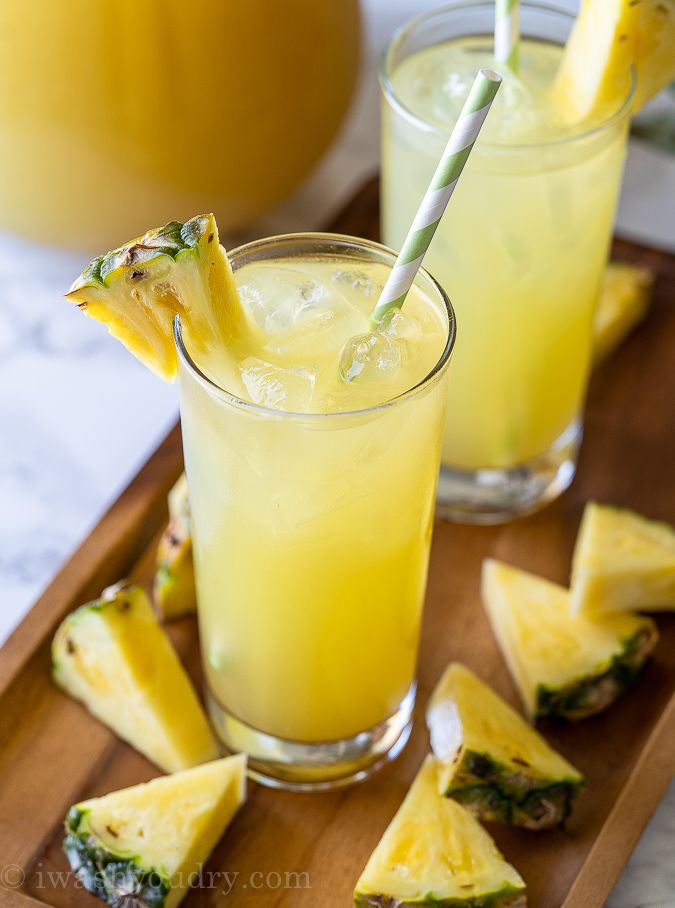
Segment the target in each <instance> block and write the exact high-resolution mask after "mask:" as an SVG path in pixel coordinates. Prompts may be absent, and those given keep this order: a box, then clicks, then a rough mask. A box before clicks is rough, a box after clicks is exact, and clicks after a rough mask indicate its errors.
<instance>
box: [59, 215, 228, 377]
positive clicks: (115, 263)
mask: <svg viewBox="0 0 675 908" xmlns="http://www.w3.org/2000/svg"><path fill="white" fill-rule="evenodd" d="M66 297H67V298H68V299H70V300H73V301H74V302H76V303H77V304H78V305H79V307H80V309H82V310H83V312H84V313H85V314H86V315H89V316H91V318H95V319H96V320H97V321H100V322H103V323H104V324H105V325H107V326H108V331H109V332H110V334H112V335H113V337H116V338H117V339H118V340H120V341H121V342H122V343H123V344H124V345H125V347H127V349H128V350H130V351H131V353H133V354H134V356H136V357H137V358H138V359H139V360H140V361H141V362H142V363H143V364H144V365H146V366H147V367H148V368H150V369H152V370H153V371H154V372H156V373H157V374H158V375H159V376H160V377H162V378H164V379H166V380H167V381H172V380H173V379H174V378H175V375H176V371H177V368H178V362H177V355H176V348H175V345H174V341H173V333H172V323H173V319H174V316H175V315H180V316H181V317H182V320H183V323H184V329H185V332H186V335H187V336H188V337H189V339H190V343H191V345H192V346H193V347H194V349H196V350H197V351H199V350H202V349H204V348H206V347H208V346H209V345H212V344H214V343H215V344H220V343H227V342H228V339H229V338H230V337H231V335H232V331H233V326H234V323H235V321H236V319H237V314H238V312H239V303H238V297H237V290H236V287H235V284H234V277H233V275H232V269H231V268H230V263H229V261H228V258H227V254H226V252H225V250H224V249H223V248H222V246H221V245H220V243H219V241H218V227H217V225H216V221H215V218H214V217H213V215H212V214H205V215H199V216H197V217H194V218H192V219H191V220H189V221H187V222H186V223H185V224H180V223H179V222H178V221H171V222H170V223H169V224H165V225H164V227H157V228H155V229H153V230H148V231H147V233H145V234H144V235H143V236H141V237H136V239H134V240H131V241H130V242H128V243H126V244H125V245H124V246H121V247H120V248H119V249H114V250H113V251H112V252H107V253H105V255H100V256H98V257H97V258H95V259H92V261H91V262H90V263H89V264H88V265H87V267H86V268H85V269H84V271H83V272H82V274H81V275H80V276H79V278H77V280H76V281H75V282H74V284H73V285H72V286H71V288H70V290H69V291H68V293H67V294H66Z"/></svg>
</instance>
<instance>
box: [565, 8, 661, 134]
mask: <svg viewBox="0 0 675 908" xmlns="http://www.w3.org/2000/svg"><path fill="white" fill-rule="evenodd" d="M674 48H675V0H582V5H581V12H580V13H579V15H578V17H577V21H576V23H575V25H574V28H573V29H572V33H571V35H570V37H569V40H568V41H567V46H566V48H565V53H564V56H563V60H562V63H561V66H560V70H559V72H558V76H557V79H556V84H555V86H554V89H553V95H554V101H555V102H556V103H557V104H558V105H559V107H560V109H561V110H562V111H563V114H564V116H565V117H566V118H567V119H568V120H570V121H571V122H580V121H583V120H589V119H597V118H604V117H608V116H610V115H611V114H612V113H614V112H615V111H616V110H618V108H619V107H620V106H621V104H622V102H623V100H624V99H625V98H626V97H627V95H628V91H629V88H630V82H631V69H632V70H633V73H634V76H635V78H636V87H635V96H634V100H633V112H636V111H638V110H640V108H641V107H642V106H643V105H644V104H645V103H646V102H647V101H649V99H650V98H652V97H654V95H656V94H658V92H660V91H661V89H663V88H665V87H666V85H668V83H669V82H671V81H672V80H673V79H675V52H674Z"/></svg>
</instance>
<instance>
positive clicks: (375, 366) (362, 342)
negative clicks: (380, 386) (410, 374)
mask: <svg viewBox="0 0 675 908" xmlns="http://www.w3.org/2000/svg"><path fill="white" fill-rule="evenodd" d="M400 366H401V348H400V345H399V344H398V343H396V342H394V341H392V339H391V338H390V337H389V336H388V335H387V334H385V333H383V332H381V331H374V332H371V333H369V334H357V335H356V337H352V338H350V339H349V340H348V341H347V343H346V344H345V345H344V347H343V348H342V353H341V355H340V375H341V376H342V378H343V379H344V380H345V381H353V380H354V379H358V380H359V383H363V382H370V381H384V380H386V379H387V378H391V377H392V376H393V375H395V373H396V372H397V371H398V369H399V368H400Z"/></svg>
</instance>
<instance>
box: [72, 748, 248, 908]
mask: <svg viewBox="0 0 675 908" xmlns="http://www.w3.org/2000/svg"><path fill="white" fill-rule="evenodd" d="M245 798H246V758H245V757H244V756H242V755H237V756H234V757H225V758H224V759H222V760H216V761H214V762H213V763H207V764H206V765H204V766H198V767H196V768H194V769H187V770H184V771H183V772H179V773H175V774H174V775H172V776H164V777H163V778H160V779H154V780H153V781H152V782H146V783H145V784H143V785H134V786H133V787H132V788H125V789H123V790H121V791H114V792H112V793H111V794H108V795H104V796H103V797H101V798H91V799H90V800H88V801H82V802H81V803H79V804H75V805H74V806H73V807H71V808H70V810H69V812H68V816H67V817H66V821H65V827H66V837H65V841H64V843H63V850H64V851H65V853H66V856H67V857H68V861H69V862H70V866H71V867H72V869H73V871H74V872H75V874H76V876H77V879H78V881H79V882H80V883H81V884H82V885H83V886H84V888H85V889H86V890H87V891H88V892H91V893H92V894H93V895H96V896H98V898H100V899H103V901H104V902H106V903H107V904H108V905H112V906H114V908H119V906H122V905H129V906H131V905H135V906H138V908H175V906H176V905H178V904H179V903H180V902H181V901H182V899H183V897H184V896H185V895H186V894H187V890H188V887H189V885H190V882H191V881H192V882H194V880H195V879H197V878H198V877H199V874H200V872H201V869H202V865H203V864H204V862H205V861H206V860H207V859H208V857H209V855H210V854H211V852H212V851H213V848H214V847H215V845H216V843H217V841H218V840H219V839H220V838H221V836H222V834H223V832H224V831H225V829H226V827H227V826H228V825H229V823H230V821H231V820H232V817H233V816H234V815H235V813H236V812H237V811H238V810H239V808H240V807H241V805H242V804H243V803H244V800H245Z"/></svg>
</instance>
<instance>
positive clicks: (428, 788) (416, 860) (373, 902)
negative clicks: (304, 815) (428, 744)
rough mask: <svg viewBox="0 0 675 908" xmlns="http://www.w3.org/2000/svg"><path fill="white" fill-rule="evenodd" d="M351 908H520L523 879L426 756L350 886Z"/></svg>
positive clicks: (522, 904)
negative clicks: (446, 790)
mask: <svg viewBox="0 0 675 908" xmlns="http://www.w3.org/2000/svg"><path fill="white" fill-rule="evenodd" d="M354 905H355V906H356V908H406V906H415V908H525V905H526V900H525V883H524V882H523V880H522V879H521V877H520V875H519V874H518V872H517V871H516V870H515V868H513V867H512V866H511V865H510V864H508V863H507V862H506V861H505V860H504V858H503V857H502V855H501V854H500V853H499V851H498V850H497V846H496V845H495V843H494V842H493V840H492V838H491V837H490V836H489V835H488V833H487V832H486V831H485V830H484V829H483V827H482V826H481V825H480V823H479V822H478V821H477V820H476V819H474V817H472V816H471V814H470V813H468V811H466V810H465V809H464V808H463V807H460V805H459V804H457V803H456V802H455V801H452V800H449V799H447V798H441V797H439V794H438V780H437V777H436V764H435V761H434V759H433V757H427V759H426V760H425V762H424V763H423V764H422V767H421V769H420V771H419V772H418V774H417V777H416V778H415V780H414V782H413V784H412V786H411V788H410V790H409V791H408V794H407V795H406V797H405V800H404V801H403V803H402V804H401V806H400V807H399V809H398V812H397V814H396V816H395V817H394V819H393V820H392V821H391V823H390V824H389V826H388V828H387V830H386V831H385V833H384V835H383V836H382V838H381V839H380V842H379V844H378V845H377V847H376V848H375V851H373V853H372V855H371V857H370V860H369V861H368V863H367V865H366V867H365V870H364V871H363V873H362V875H361V878H360V879H359V881H358V883H357V884H356V889H355V891H354Z"/></svg>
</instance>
